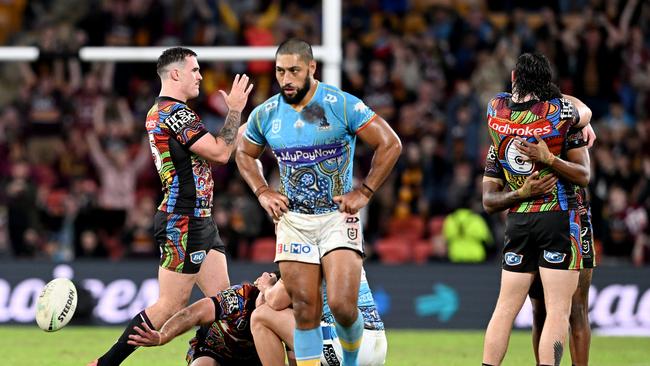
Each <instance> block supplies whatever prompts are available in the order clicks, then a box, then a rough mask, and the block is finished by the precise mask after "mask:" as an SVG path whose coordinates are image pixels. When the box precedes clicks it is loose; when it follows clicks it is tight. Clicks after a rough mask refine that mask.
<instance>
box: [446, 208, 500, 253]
mask: <svg viewBox="0 0 650 366" xmlns="http://www.w3.org/2000/svg"><path fill="white" fill-rule="evenodd" d="M466 204H467V202H466ZM442 232H443V233H444V236H445V240H446V241H447V248H448V249H447V250H448V255H449V260H450V261H451V262H452V263H480V262H483V261H485V259H486V249H485V247H486V246H492V245H494V242H493V239H492V234H491V233H490V228H488V226H487V223H486V222H485V220H484V219H483V217H481V215H479V214H477V213H475V212H473V211H472V210H471V209H469V208H458V209H456V210H455V211H454V212H452V213H450V214H449V215H448V216H447V217H446V218H445V221H444V224H443V228H442Z"/></svg>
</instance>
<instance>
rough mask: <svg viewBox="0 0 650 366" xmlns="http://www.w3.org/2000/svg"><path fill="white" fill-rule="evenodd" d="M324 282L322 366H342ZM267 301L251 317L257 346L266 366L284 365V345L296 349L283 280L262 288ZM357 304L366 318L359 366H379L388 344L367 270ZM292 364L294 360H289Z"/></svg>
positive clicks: (287, 296)
mask: <svg viewBox="0 0 650 366" xmlns="http://www.w3.org/2000/svg"><path fill="white" fill-rule="evenodd" d="M326 287H327V286H325V283H323V315H322V317H321V331H322V333H323V339H324V344H323V349H322V354H321V359H320V364H321V365H322V366H340V365H341V358H342V357H341V354H342V352H341V344H340V342H339V338H338V336H337V333H336V329H335V325H334V317H333V315H332V312H331V311H330V308H329V305H328V303H327V293H326ZM261 292H264V295H260V297H264V303H263V304H260V305H259V306H258V307H257V308H256V309H255V311H254V312H253V315H252V317H251V332H252V333H253V338H254V339H255V348H256V349H257V353H258V354H259V356H260V360H261V361H262V364H263V365H265V366H280V365H282V366H284V359H285V352H284V350H285V348H284V346H283V344H282V343H283V342H284V344H285V345H286V347H287V349H288V350H292V349H293V337H292V333H293V329H294V318H293V310H292V309H291V308H286V306H289V305H290V299H289V295H288V294H287V292H286V290H285V288H284V284H283V283H282V281H281V280H280V281H278V282H277V283H276V284H275V285H274V286H273V287H270V288H269V289H268V290H263V291H261ZM357 306H358V308H359V310H360V311H361V314H362V317H363V323H364V325H363V328H364V329H363V340H362V343H361V346H360V349H359V357H358V363H359V365H360V366H378V365H383V364H384V363H385V361H386V351H387V348H388V346H387V345H388V344H387V341H386V333H385V331H384V323H383V322H382V320H381V318H380V317H379V312H378V311H377V307H376V306H375V301H374V299H373V296H372V291H371V290H370V286H369V285H368V281H367V280H366V273H365V271H363V270H362V272H361V285H360V287H359V294H358V301H357ZM288 354H289V360H291V359H292V356H291V351H288ZM290 364H291V362H290Z"/></svg>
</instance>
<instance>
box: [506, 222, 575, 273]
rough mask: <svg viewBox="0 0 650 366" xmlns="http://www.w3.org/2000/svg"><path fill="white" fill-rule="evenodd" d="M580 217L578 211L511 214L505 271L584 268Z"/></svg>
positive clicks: (507, 223)
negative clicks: (542, 268) (540, 268)
mask: <svg viewBox="0 0 650 366" xmlns="http://www.w3.org/2000/svg"><path fill="white" fill-rule="evenodd" d="M580 247H581V245H580V218H579V216H578V215H577V213H576V211H575V210H569V211H550V212H531V213H509V214H508V217H507V219H506V232H505V245H504V248H503V261H502V268H503V269H504V270H506V271H512V272H536V271H537V269H538V268H539V267H545V268H552V269H580V268H582V253H581V249H580Z"/></svg>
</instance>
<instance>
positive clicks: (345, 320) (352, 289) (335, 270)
mask: <svg viewBox="0 0 650 366" xmlns="http://www.w3.org/2000/svg"><path fill="white" fill-rule="evenodd" d="M321 261H322V266H323V274H324V276H325V282H326V283H327V303H328V304H329V307H330V309H331V311H332V315H334V319H335V320H336V322H335V325H336V333H337V335H338V337H339V341H340V342H341V348H342V349H343V364H344V365H347V364H350V365H355V364H356V363H357V357H358V354H359V347H360V346H361V339H362V338H363V317H362V316H361V312H360V311H359V307H358V306H357V303H358V298H359V285H360V280H361V265H362V260H361V255H359V253H358V252H356V251H353V250H350V249H347V248H343V249H336V250H333V251H330V252H328V253H327V255H325V256H324V257H323V258H322V259H321Z"/></svg>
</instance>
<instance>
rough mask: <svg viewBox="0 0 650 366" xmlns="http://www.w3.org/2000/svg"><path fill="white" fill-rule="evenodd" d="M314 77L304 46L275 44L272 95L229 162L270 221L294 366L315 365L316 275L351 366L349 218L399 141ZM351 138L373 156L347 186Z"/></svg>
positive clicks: (356, 265)
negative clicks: (288, 311)
mask: <svg viewBox="0 0 650 366" xmlns="http://www.w3.org/2000/svg"><path fill="white" fill-rule="evenodd" d="M315 71H316V62H315V61H314V58H313V54H312V50H311V46H310V45H309V44H308V43H306V42H304V41H300V40H295V39H291V40H288V41H286V42H284V43H282V45H280V47H279V48H278V51H277V52H276V59H275V76H276V79H277V80H278V83H279V84H280V88H281V92H280V93H279V94H277V95H275V96H273V97H271V98H270V99H269V100H267V101H266V102H264V103H262V104H261V105H259V106H258V107H257V108H255V110H253V112H252V113H251V115H250V116H249V118H248V124H247V129H246V132H245V133H244V138H242V139H241V140H240V142H239V145H238V147H237V154H236V161H237V166H238V167H239V171H240V172H241V174H242V177H243V178H244V179H245V180H246V182H247V183H248V185H249V186H250V187H251V189H252V190H253V191H254V192H255V195H256V196H257V197H258V199H259V201H260V204H261V205H262V207H263V208H264V209H265V210H266V212H267V213H268V214H269V215H271V217H272V218H273V219H274V220H275V221H276V223H277V226H276V236H277V250H276V256H275V261H276V262H279V265H280V271H281V272H282V276H283V278H284V279H285V281H284V283H285V286H286V288H287V291H288V293H289V296H290V298H291V302H292V305H293V309H294V317H295V321H296V331H295V332H294V333H295V353H296V360H297V363H298V365H299V366H303V365H304V366H313V365H318V363H319V359H320V353H321V348H322V343H323V339H322V333H321V330H320V315H321V310H322V299H321V288H320V287H321V280H322V276H324V277H325V279H326V281H327V283H329V284H330V286H328V287H327V297H328V299H329V305H330V308H331V310H332V314H333V316H334V319H335V320H336V322H335V323H336V332H337V334H338V336H339V339H340V341H341V345H342V347H343V351H344V352H343V364H344V365H356V364H357V355H358V350H359V345H360V344H361V337H362V335H363V317H362V316H360V313H359V309H358V308H357V307H356V303H357V301H356V299H357V295H358V291H359V279H360V278H361V259H362V256H363V235H362V232H361V228H362V225H361V222H360V219H359V214H358V212H359V209H361V208H362V207H364V206H365V205H366V204H368V201H369V199H370V198H371V197H372V195H373V193H374V191H375V190H376V189H378V188H379V187H380V186H381V184H382V183H383V182H384V180H385V179H386V177H387V176H388V174H389V173H390V171H391V170H392V168H393V166H394V165H395V162H396V161H397V159H398V157H399V154H400V152H401V142H400V140H399V138H398V137H397V135H396V134H395V132H394V131H393V130H392V128H391V127H390V126H389V125H388V123H386V121H385V120H384V119H383V118H381V117H379V116H378V115H376V114H375V112H373V111H372V110H371V109H370V108H368V107H367V106H366V105H365V104H364V103H363V102H362V101H361V100H360V99H358V98H356V97H354V96H352V95H350V94H348V93H346V92H344V91H341V90H340V89H338V88H336V87H334V86H331V85H327V84H324V83H321V82H319V81H318V80H316V79H314V73H315ZM357 136H358V137H359V138H361V140H363V141H364V142H365V143H367V144H368V145H369V146H371V147H372V148H373V149H374V156H373V159H372V165H371V168H370V172H369V174H368V176H367V177H366V178H365V179H364V180H363V183H362V184H361V187H358V188H354V187H353V186H352V161H353V158H354V147H355V142H356V139H357ZM266 146H268V147H269V148H270V149H271V151H272V152H273V153H274V155H275V156H276V157H277V160H278V165H279V169H280V177H281V186H280V188H279V191H275V190H273V189H271V188H270V187H269V186H268V185H267V183H266V180H265V179H264V176H263V175H262V174H261V173H260V171H259V169H258V166H257V163H256V159H257V158H258V157H259V156H260V155H261V154H262V152H263V151H264V149H265V147H266ZM321 273H322V275H321Z"/></svg>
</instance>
